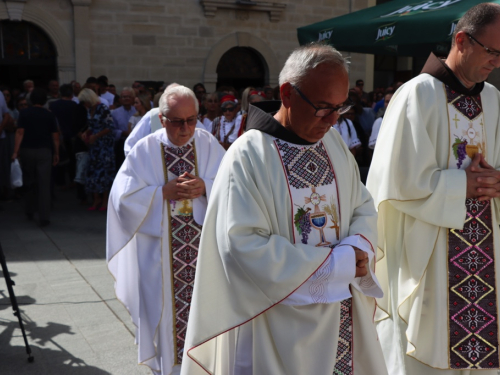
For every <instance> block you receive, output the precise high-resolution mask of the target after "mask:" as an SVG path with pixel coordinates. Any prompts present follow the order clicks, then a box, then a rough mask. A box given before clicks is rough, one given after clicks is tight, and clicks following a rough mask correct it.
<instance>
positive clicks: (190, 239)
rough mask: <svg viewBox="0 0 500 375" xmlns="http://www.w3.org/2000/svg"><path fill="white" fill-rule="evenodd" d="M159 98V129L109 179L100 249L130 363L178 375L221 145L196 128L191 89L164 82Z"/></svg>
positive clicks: (222, 151) (195, 108)
mask: <svg viewBox="0 0 500 375" xmlns="http://www.w3.org/2000/svg"><path fill="white" fill-rule="evenodd" d="M159 104H160V108H159V115H158V116H159V118H160V121H161V124H162V128H161V129H159V130H157V131H155V132H154V133H153V134H150V135H148V136H146V137H144V138H143V139H141V140H140V141H139V142H137V144H136V145H135V146H134V147H133V148H132V150H131V151H130V153H129V154H128V156H127V158H126V159H125V161H124V163H123V165H122V167H121V168H120V170H119V171H118V174H117V176H116V179H115V181H114V183H113V187H112V189H111V194H110V198H109V206H108V222H107V223H108V226H107V230H108V232H107V253H106V254H107V261H108V268H109V270H110V272H111V273H112V275H113V276H114V278H115V281H116V283H115V291H116V295H117V297H118V299H119V300H120V301H122V303H123V304H124V305H125V306H126V307H127V310H128V311H129V312H130V315H131V317H132V321H133V323H134V325H135V326H136V327H137V330H136V343H137V344H138V351H139V356H138V362H139V363H140V364H141V365H146V366H148V367H149V368H150V369H151V370H152V372H153V373H154V374H163V375H171V374H172V375H176V374H177V375H178V374H179V372H180V365H181V362H182V356H183V350H184V337H185V334H186V328H187V325H188V317H189V309H190V302H191V294H192V292H193V286H194V285H195V284H194V283H195V271H196V262H197V259H198V250H199V249H198V248H199V243H200V235H201V231H202V226H203V224H204V220H205V212H206V209H207V204H208V200H209V199H210V194H211V192H212V190H213V189H212V187H213V184H214V179H215V175H216V174H217V171H218V169H219V164H220V162H221V160H222V157H223V156H224V154H225V151H224V149H223V148H222V147H221V146H220V144H219V142H217V140H216V139H215V138H214V137H213V136H212V135H211V134H210V133H209V132H207V131H206V130H204V129H198V128H197V127H196V125H197V118H198V110H199V103H198V99H197V98H196V96H195V93H194V92H193V91H192V90H191V89H189V88H187V87H185V86H180V85H176V86H174V87H171V88H169V89H167V90H166V91H165V92H164V93H163V95H162V96H161V98H160V102H159ZM132 372H133V371H129V373H132Z"/></svg>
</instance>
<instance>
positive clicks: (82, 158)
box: [75, 152, 89, 184]
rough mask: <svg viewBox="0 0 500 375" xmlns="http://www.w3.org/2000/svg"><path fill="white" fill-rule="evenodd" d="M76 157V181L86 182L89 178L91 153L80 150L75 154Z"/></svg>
mask: <svg viewBox="0 0 500 375" xmlns="http://www.w3.org/2000/svg"><path fill="white" fill-rule="evenodd" d="M75 158H76V175H75V182H78V183H79V184H85V180H86V179H87V168H88V165H89V153H88V152H79V153H77V154H76V155H75Z"/></svg>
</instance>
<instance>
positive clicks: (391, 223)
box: [367, 59, 500, 375]
mask: <svg viewBox="0 0 500 375" xmlns="http://www.w3.org/2000/svg"><path fill="white" fill-rule="evenodd" d="M436 60H437V59H436ZM437 65H438V66H439V65H442V64H441V63H440V62H437ZM441 72H444V73H443V74H442V75H443V76H444V77H447V78H441V79H438V78H436V77H435V76H433V75H431V74H430V73H429V74H427V73H425V74H421V75H419V76H418V77H416V78H414V79H412V80H411V81H409V82H407V83H406V84H405V85H403V86H402V87H401V88H400V89H399V90H398V91H397V92H396V93H395V95H394V96H393V98H392V99H391V103H389V107H388V108H387V112H386V114H385V116H384V119H383V124H382V126H381V130H380V134H379V137H378V140H377V147H376V148H375V152H374V157H373V161H372V164H371V167H370V173H369V176H368V181H367V187H368V189H369V191H370V193H371V194H372V195H373V197H374V200H375V205H376V207H377V208H378V213H379V218H378V231H379V236H378V238H379V242H378V249H379V254H378V255H377V259H378V260H377V272H376V274H377V278H378V280H379V281H380V283H381V285H382V287H383V289H384V297H383V298H380V299H378V300H377V313H376V321H377V331H378V333H379V337H380V342H381V345H382V349H383V351H384V356H385V360H386V363H387V366H388V370H389V373H390V374H391V375H420V374H432V375H434V374H440V373H443V374H446V375H458V374H464V375H465V374H469V373H470V372H474V371H475V370H481V371H480V372H481V374H483V375H493V374H495V375H496V372H497V370H496V369H495V368H498V354H499V353H498V328H497V319H498V318H497V316H498V314H497V311H498V303H499V301H498V298H497V294H498V293H497V291H498V288H499V286H500V285H499V280H498V277H496V270H497V268H498V262H495V255H496V254H498V250H499V248H498V241H499V240H500V237H499V236H500V230H499V227H498V217H499V214H500V212H499V204H498V199H497V198H495V199H492V200H490V201H489V202H477V201H474V200H468V199H466V191H467V189H466V187H467V181H466V174H465V171H464V169H465V168H466V167H467V166H468V165H469V164H470V161H471V157H473V156H474V154H475V153H477V152H481V153H484V157H485V159H486V160H487V161H488V163H490V164H491V165H492V166H493V167H494V168H496V169H499V168H500V127H499V125H500V112H499V105H498V103H499V102H500V93H499V92H498V90H496V89H495V88H494V87H493V86H491V85H489V84H488V83H484V88H482V87H480V88H482V91H481V90H479V91H477V92H476V94H469V95H462V94H460V93H459V92H460V91H459V90H455V89H454V87H453V84H448V83H445V84H444V80H445V79H446V80H448V81H449V82H452V83H453V82H454V84H455V86H459V85H460V83H459V81H458V80H456V78H454V77H453V76H451V74H450V73H449V70H446V69H445V68H444V67H443V68H442V70H441ZM478 85H479V86H482V84H478ZM462 91H463V90H462ZM488 210H489V212H488ZM489 220H491V222H490V223H488V221H489ZM493 253H495V254H493ZM488 369H490V370H489V371H488Z"/></svg>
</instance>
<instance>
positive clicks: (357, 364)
mask: <svg viewBox="0 0 500 375" xmlns="http://www.w3.org/2000/svg"><path fill="white" fill-rule="evenodd" d="M256 113H257V114H259V115H258V116H261V117H260V118H256V117H254V114H256ZM248 119H249V120H248V127H247V131H246V132H245V134H243V135H242V136H241V137H239V138H238V139H237V140H236V141H235V143H234V144H233V145H232V146H231V147H230V148H229V150H228V152H227V153H226V157H225V158H224V160H223V163H222V164H221V167H220V169H219V172H218V174H217V178H216V181H215V183H214V189H213V191H214V193H213V194H212V196H211V201H210V204H209V208H208V210H207V217H206V220H205V223H204V226H203V232H202V235H201V242H200V252H199V256H198V263H197V270H196V283H195V286H194V294H193V302H192V305H191V314H190V317H189V325H188V333H187V337H186V349H185V351H184V353H185V354H184V359H183V363H182V370H181V374H182V375H201V374H207V373H208V374H216V375H243V374H244V375H247V374H250V375H261V374H273V375H304V374H314V375H332V374H333V373H334V371H337V373H338V374H343V373H351V372H349V371H352V374H353V375H383V374H387V371H386V369H385V364H384V362H383V359H382V354H381V351H380V346H379V343H378V341H377V336H376V333H375V327H374V324H373V312H374V310H373V309H372V308H374V307H375V304H374V298H372V297H367V295H368V294H370V292H366V291H365V289H364V288H363V286H362V287H360V289H358V287H359V285H358V284H361V281H359V280H357V279H354V272H355V259H354V252H353V250H352V249H351V250H346V251H345V253H349V254H352V255H348V256H351V257H352V258H350V261H349V262H345V263H343V262H341V261H340V259H342V257H341V255H340V254H342V251H343V250H345V249H348V246H349V245H348V244H347V243H346V244H345V245H342V244H341V243H339V244H338V245H337V246H335V247H333V246H334V244H335V243H337V242H339V240H340V242H342V240H344V239H346V238H351V239H352V238H356V239H358V240H359V241H360V243H359V246H361V247H364V246H363V245H362V243H361V242H363V241H364V242H365V243H367V244H368V249H367V251H369V252H370V253H372V259H373V251H372V250H371V249H370V243H373V241H375V238H374V236H373V235H374V233H375V230H376V228H375V226H374V224H375V221H376V220H375V217H374V216H373V214H374V211H373V210H374V208H373V206H372V203H371V199H370V196H369V195H368V194H367V191H366V189H365V187H364V186H363V184H362V183H361V182H360V179H359V173H358V171H357V169H356V166H355V165H356V164H355V160H354V158H353V157H352V154H351V153H350V151H349V149H348V148H347V146H346V145H345V144H344V142H343V141H342V139H341V137H340V135H339V134H338V132H336V131H335V130H333V129H332V130H330V131H329V132H328V133H327V134H326V135H325V137H324V138H323V139H322V141H321V142H319V143H316V144H313V145H310V144H309V145H297V144H292V142H290V141H289V140H286V141H285V140H284V139H282V138H278V137H276V136H273V135H272V134H269V133H268V132H265V131H264V130H263V131H261V130H257V129H256V128H254V125H255V124H260V123H264V122H267V123H273V122H274V123H275V124H274V125H272V124H271V126H274V128H275V129H277V131H280V129H281V130H284V128H283V127H282V126H281V125H280V124H279V123H276V121H275V120H274V119H273V118H272V116H269V115H267V114H265V113H264V112H262V111H261V110H259V109H258V108H256V107H254V106H251V108H250V111H249V115H248ZM261 120H262V121H261ZM293 143H295V142H293ZM278 144H279V145H280V146H278ZM280 147H281V150H280ZM286 147H288V151H290V152H291V153H295V155H296V156H297V155H298V154H300V153H301V152H306V150H307V152H306V153H307V154H308V155H307V157H306V159H308V160H303V161H299V162H298V164H295V166H296V167H297V168H298V169H301V170H302V171H300V172H298V174H297V176H298V177H299V178H300V176H302V177H304V173H309V172H305V171H304V169H306V165H308V169H307V171H312V172H315V173H312V174H311V177H312V179H308V178H307V177H306V178H305V181H308V182H306V183H305V184H302V185H301V184H300V182H297V184H298V185H297V184H295V186H300V187H298V188H296V189H295V190H294V191H292V190H291V189H292V188H293V187H294V186H293V184H292V182H291V180H290V179H291V174H290V175H289V174H288V172H286V171H285V170H284V165H285V164H286V165H287V166H288V168H289V170H291V169H292V168H291V166H292V165H294V161H293V160H291V159H293V156H291V159H290V160H289V161H288V162H286V163H284V162H282V157H284V155H285V152H284V151H285V148H286ZM281 151H283V153H281ZM312 154H315V156H317V157H312ZM290 155H291V154H290ZM299 159H300V157H299ZM310 160H312V161H313V163H309V164H308V162H309V161H310ZM292 174H293V173H292ZM335 176H342V177H341V178H338V179H335ZM316 178H317V179H318V180H316ZM289 181H290V183H289ZM311 181H314V182H313V183H311ZM312 188H314V191H313V189H312ZM339 203H340V204H339ZM334 205H335V206H336V209H335V210H333V206H334ZM299 206H300V207H299ZM315 207H316V208H317V209H316V208H315ZM327 207H328V208H327ZM329 208H332V210H330V209H329ZM304 212H305V213H306V214H305V216H304ZM307 213H309V218H310V219H311V218H312V219H313V220H314V221H313V222H312V221H311V220H309V224H310V228H307V225H308V224H306V222H305V219H306V218H307ZM335 215H337V216H338V220H337V219H335ZM332 217H333V220H332ZM335 221H337V224H335V223H334V222H335ZM295 222H297V225H296V223H295ZM336 226H337V228H336ZM337 229H338V236H337ZM307 232H309V233H307ZM305 233H307V239H306V238H305V236H304V237H303V235H305ZM360 235H363V236H364V237H365V238H366V239H367V240H364V239H363V237H362V236H360ZM302 240H304V241H306V242H307V243H304V242H303V241H302ZM318 244H319V246H316V245H318ZM351 246H356V245H354V244H351ZM365 248H366V246H365ZM371 265H372V266H373V262H372V263H371ZM342 271H345V273H350V274H351V276H350V279H349V281H348V282H346V283H345V284H342V285H337V284H336V283H335V280H337V277H338V276H339V275H340V274H342ZM357 281H359V283H356V282H357ZM349 283H351V285H352V286H353V287H352V288H351V290H349ZM355 284H356V285H357V286H356V285H355ZM339 288H340V289H342V288H345V290H346V291H347V293H346V297H344V298H332V294H335V293H334V292H336V291H338V289H339ZM311 291H312V292H313V293H312V294H311ZM316 291H319V293H316ZM323 293H324V294H323ZM365 293H366V294H365ZM322 295H323V297H321V296H322ZM378 296H380V294H378ZM348 297H352V298H351V299H352V308H351V312H352V314H351V320H352V327H353V330H352V331H350V332H347V334H346V335H344V336H343V337H342V338H341V337H339V331H340V326H341V301H342V300H343V299H345V298H348ZM314 298H317V301H320V300H321V299H322V298H326V299H327V303H321V302H314ZM302 302H303V303H302ZM347 315H349V314H347ZM346 322H347V325H349V326H350V325H351V324H349V323H350V322H349V321H348V320H347V321H346ZM347 331H349V329H347ZM349 333H350V334H351V335H352V339H351V338H350V337H349V335H348V334H349ZM345 338H346V339H345ZM342 340H344V342H347V345H345V346H344V347H342V348H341V346H342V345H343V343H344V342H342V343H341V341H342ZM350 340H352V342H353V343H354V344H353V345H352V346H351V348H350V349H351V350H350V352H352V357H351V358H350V357H349V354H348V355H346V356H344V360H345V364H346V366H345V368H341V369H340V370H338V369H337V368H336V365H337V363H339V361H338V360H337V353H338V350H339V349H340V350H341V352H342V353H344V352H345V351H346V349H347V352H348V353H349V341H350ZM338 371H341V372H338ZM342 371H344V372H342Z"/></svg>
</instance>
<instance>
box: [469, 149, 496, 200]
mask: <svg viewBox="0 0 500 375" xmlns="http://www.w3.org/2000/svg"><path fill="white" fill-rule="evenodd" d="M465 174H466V176H467V198H476V199H478V200H480V201H486V200H490V199H491V198H498V197H500V171H497V170H496V169H495V168H493V167H492V166H491V165H489V164H488V163H487V162H486V160H485V159H484V156H483V154H480V153H477V154H476V155H475V156H474V158H473V159H472V162H471V163H470V165H469V166H468V167H467V168H466V169H465Z"/></svg>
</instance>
